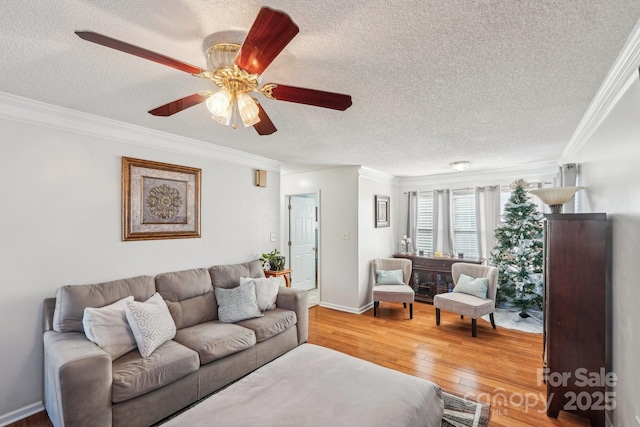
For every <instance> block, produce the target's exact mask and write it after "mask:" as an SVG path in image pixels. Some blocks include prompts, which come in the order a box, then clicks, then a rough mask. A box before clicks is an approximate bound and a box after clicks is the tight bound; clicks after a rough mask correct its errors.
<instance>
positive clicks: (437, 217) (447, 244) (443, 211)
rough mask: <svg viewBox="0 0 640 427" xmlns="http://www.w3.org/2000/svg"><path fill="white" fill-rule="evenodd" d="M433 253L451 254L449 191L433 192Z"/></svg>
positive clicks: (451, 235) (451, 228) (451, 229)
mask: <svg viewBox="0 0 640 427" xmlns="http://www.w3.org/2000/svg"><path fill="white" fill-rule="evenodd" d="M433 251H434V252H437V251H440V252H442V253H444V254H453V226H452V225H451V191H450V190H448V189H447V190H433Z"/></svg>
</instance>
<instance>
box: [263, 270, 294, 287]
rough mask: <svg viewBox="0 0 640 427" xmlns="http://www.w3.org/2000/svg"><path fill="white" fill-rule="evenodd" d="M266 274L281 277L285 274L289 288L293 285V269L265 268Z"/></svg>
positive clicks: (285, 281)
mask: <svg viewBox="0 0 640 427" xmlns="http://www.w3.org/2000/svg"><path fill="white" fill-rule="evenodd" d="M264 275H265V276H267V277H280V276H284V283H285V285H286V286H287V288H290V287H291V270H280V271H271V270H265V271H264Z"/></svg>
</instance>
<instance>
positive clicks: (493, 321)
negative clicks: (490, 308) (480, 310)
mask: <svg viewBox="0 0 640 427" xmlns="http://www.w3.org/2000/svg"><path fill="white" fill-rule="evenodd" d="M489 319H491V326H493V329H495V328H496V321H495V320H494V319H493V313H490V314H489Z"/></svg>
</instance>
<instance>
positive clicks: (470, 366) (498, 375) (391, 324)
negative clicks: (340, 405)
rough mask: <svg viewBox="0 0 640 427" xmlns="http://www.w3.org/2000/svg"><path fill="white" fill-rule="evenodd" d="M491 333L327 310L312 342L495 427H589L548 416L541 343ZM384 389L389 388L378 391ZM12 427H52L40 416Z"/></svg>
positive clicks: (312, 324)
mask: <svg viewBox="0 0 640 427" xmlns="http://www.w3.org/2000/svg"><path fill="white" fill-rule="evenodd" d="M497 327H498V329H497V330H493V329H492V328H491V325H490V324H489V322H485V321H484V320H478V336H477V338H472V337H471V320H470V319H464V320H461V319H460V316H458V315H455V314H452V313H446V312H442V318H441V323H440V326H436V324H435V310H434V308H433V306H432V305H428V304H422V303H416V304H414V314H413V319H412V320H410V319H409V314H408V309H406V310H404V309H402V305H400V304H389V303H381V304H380V308H379V314H378V317H375V318H374V317H373V310H369V311H368V312H366V313H364V314H361V315H357V314H350V313H344V312H341V311H336V310H330V309H327V308H323V307H312V308H310V309H309V342H310V343H313V344H318V345H322V346H324V347H329V348H332V349H334V350H338V351H341V352H343V353H347V354H350V355H352V356H356V357H359V358H361V359H365V360H368V361H370V362H373V363H376V364H378V365H382V366H386V367H388V368H391V369H395V370H398V371H402V372H405V373H408V374H411V375H415V376H417V377H422V378H426V379H428V380H430V381H433V382H435V383H437V384H439V385H440V386H441V387H442V388H443V389H444V390H445V391H447V392H450V393H453V394H457V395H459V396H463V397H465V396H466V397H467V398H468V399H470V400H475V401H481V402H485V403H490V404H491V421H490V423H489V425H490V426H495V427H520V426H536V427H539V426H565V427H576V426H589V422H588V421H586V420H585V419H582V418H578V417H576V416H574V415H571V414H568V413H565V412H562V411H561V412H560V416H559V417H558V419H553V418H549V417H547V415H546V413H545V403H546V398H545V388H544V385H539V384H538V378H537V374H536V370H537V369H538V368H540V366H541V356H540V355H541V352H542V336H541V335H540V334H529V333H525V332H518V331H513V330H509V329H502V328H500V325H499V324H498V325H497ZM380 386H381V387H384V384H381V385H380ZM9 426H10V427H36V426H37V427H45V426H46V427H49V426H51V423H50V422H49V419H48V418H47V416H46V413H44V412H41V413H39V414H36V415H34V416H32V417H29V418H27V419H24V420H22V421H20V422H18V423H15V424H10V425H9Z"/></svg>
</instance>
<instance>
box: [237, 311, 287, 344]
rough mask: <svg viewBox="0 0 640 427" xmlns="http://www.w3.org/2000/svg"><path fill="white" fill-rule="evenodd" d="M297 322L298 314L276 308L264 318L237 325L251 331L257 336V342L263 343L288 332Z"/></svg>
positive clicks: (267, 312)
mask: <svg viewBox="0 0 640 427" xmlns="http://www.w3.org/2000/svg"><path fill="white" fill-rule="evenodd" d="M296 322H297V318H296V312H295V311H291V310H285V309H283V308H274V309H273V310H268V311H265V312H264V316H263V317H257V318H255V319H249V320H243V321H242V322H238V323H237V325H239V326H242V327H244V328H248V329H251V330H252V331H253V332H254V333H255V334H256V340H257V341H258V342H262V341H265V340H268V339H269V338H271V337H273V336H276V335H278V334H279V333H281V332H284V331H286V330H287V329H289V328H290V327H292V326H294V325H295V324H296Z"/></svg>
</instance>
